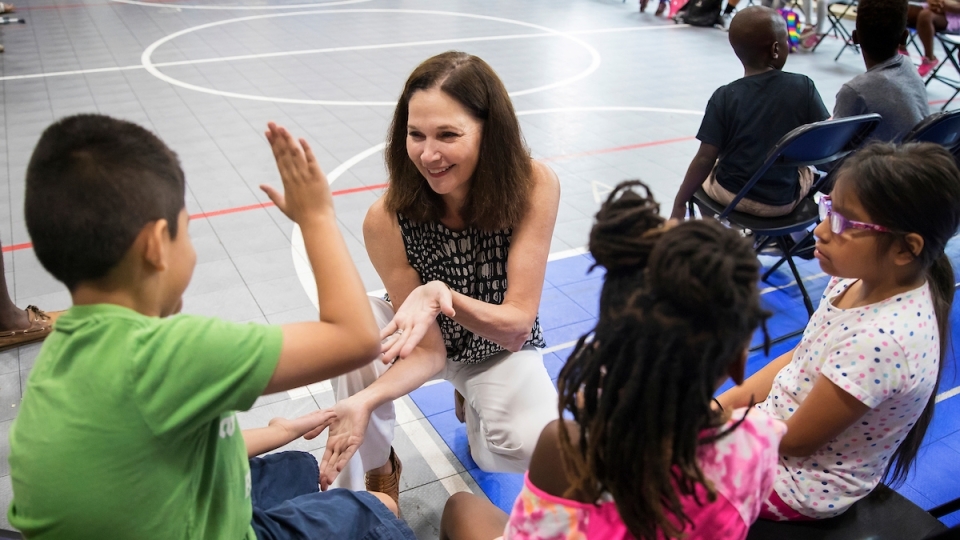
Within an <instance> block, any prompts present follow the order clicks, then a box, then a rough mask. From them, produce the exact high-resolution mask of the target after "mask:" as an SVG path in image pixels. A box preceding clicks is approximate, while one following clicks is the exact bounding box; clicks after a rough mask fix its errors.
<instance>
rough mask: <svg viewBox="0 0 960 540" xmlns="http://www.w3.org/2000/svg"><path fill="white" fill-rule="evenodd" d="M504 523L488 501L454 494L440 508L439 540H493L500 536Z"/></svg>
mask: <svg viewBox="0 0 960 540" xmlns="http://www.w3.org/2000/svg"><path fill="white" fill-rule="evenodd" d="M507 519H508V516H507V514H505V513H504V512H503V510H500V509H499V508H497V507H496V506H494V505H493V503H491V502H490V501H488V500H486V499H484V498H482V497H477V496H476V495H474V494H472V493H455V494H454V495H453V496H452V497H450V498H449V499H447V504H446V505H444V507H443V516H442V517H441V518H440V540H493V539H494V538H498V537H500V536H503V530H504V528H506V526H507Z"/></svg>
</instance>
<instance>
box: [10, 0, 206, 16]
mask: <svg viewBox="0 0 960 540" xmlns="http://www.w3.org/2000/svg"><path fill="white" fill-rule="evenodd" d="M148 1H149V2H151V3H153V4H171V6H170V7H177V2H179V0H148ZM122 5H124V4H122V3H117V2H93V3H90V4H63V5H56V6H23V7H18V8H17V9H16V10H14V11H13V13H14V14H16V13H17V12H20V11H37V10H45V9H75V8H88V7H103V6H122ZM127 5H130V4H127ZM133 5H136V4H133ZM184 5H189V4H184Z"/></svg>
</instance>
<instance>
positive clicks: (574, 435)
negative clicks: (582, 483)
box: [529, 419, 592, 502]
mask: <svg viewBox="0 0 960 540" xmlns="http://www.w3.org/2000/svg"><path fill="white" fill-rule="evenodd" d="M564 427H566V429H567V432H568V433H569V434H570V440H571V441H574V445H576V441H577V440H578V439H579V438H580V426H578V425H577V424H576V423H575V422H570V421H566V420H563V419H560V420H554V421H553V422H550V423H549V424H547V426H546V427H545V428H543V431H541V432H540V439H538V440H537V447H536V448H534V450H533V456H532V457H531V458H530V471H529V475H530V483H531V484H533V485H535V486H537V487H538V488H540V489H541V490H543V491H545V492H546V493H549V494H550V495H553V496H554V497H565V498H570V499H573V500H579V501H580V502H592V501H589V500H581V498H580V497H578V494H576V493H574V494H573V495H572V496H568V495H567V493H566V492H567V490H568V489H569V488H570V481H569V480H568V479H567V475H566V473H565V472H564V470H563V461H562V455H561V453H560V430H561V429H564Z"/></svg>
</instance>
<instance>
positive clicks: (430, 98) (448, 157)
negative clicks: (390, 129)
mask: <svg viewBox="0 0 960 540" xmlns="http://www.w3.org/2000/svg"><path fill="white" fill-rule="evenodd" d="M482 135H483V122H482V121H480V120H477V119H476V118H474V117H473V115H472V114H470V112H469V111H468V110H467V109H466V108H464V107H463V105H461V104H460V103H459V102H457V100H455V99H453V98H452V97H450V96H449V95H447V94H446V93H444V92H443V90H441V89H440V88H439V87H438V86H435V87H433V88H430V89H428V90H419V91H417V92H415V93H414V94H413V95H412V96H410V105H409V114H408V117H407V155H408V156H410V160H411V161H413V164H414V165H416V167H417V169H418V170H419V171H420V174H422V175H423V177H424V178H426V179H427V182H428V183H429V184H430V189H432V190H433V191H434V192H436V193H437V194H438V195H441V196H443V195H452V196H453V197H454V198H455V199H457V200H461V201H462V200H464V199H465V198H466V194H467V193H468V192H469V190H470V179H471V178H472V177H473V172H474V171H475V170H476V168H477V160H478V158H479V157H480V140H481V138H482Z"/></svg>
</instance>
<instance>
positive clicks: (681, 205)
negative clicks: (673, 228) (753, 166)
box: [670, 143, 720, 219]
mask: <svg viewBox="0 0 960 540" xmlns="http://www.w3.org/2000/svg"><path fill="white" fill-rule="evenodd" d="M719 155H720V149H719V148H717V147H716V146H714V145H712V144H707V143H700V149H699V150H697V155H696V156H694V157H693V161H691V162H690V166H689V167H688V168H687V174H686V176H684V177H683V184H681V185H680V191H678V192H677V197H676V198H675V199H674V201H673V211H672V212H671V213H670V218H671V219H683V217H684V216H685V215H686V212H687V201H689V200H690V198H691V197H693V194H694V193H696V192H697V188H699V187H700V186H701V185H703V182H704V181H705V180H706V179H707V176H709V175H710V171H712V170H713V166H714V165H716V163H717V156H719Z"/></svg>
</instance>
